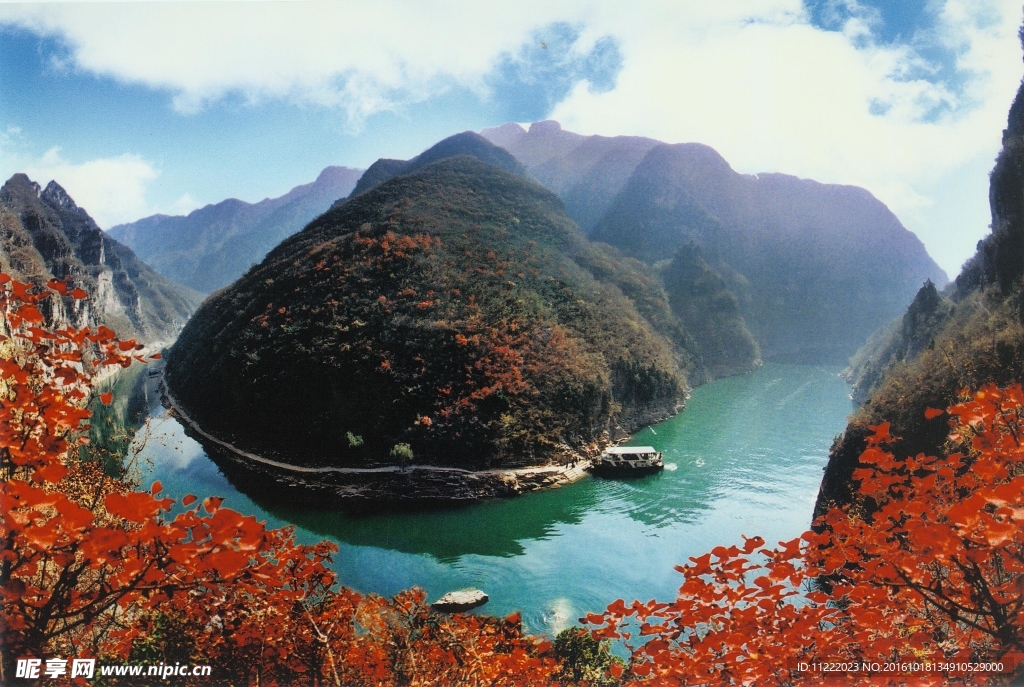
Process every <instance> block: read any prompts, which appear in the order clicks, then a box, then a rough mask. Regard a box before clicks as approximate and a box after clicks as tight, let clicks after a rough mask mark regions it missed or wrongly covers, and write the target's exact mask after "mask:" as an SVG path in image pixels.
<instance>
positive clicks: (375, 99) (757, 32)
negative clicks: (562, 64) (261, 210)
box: [0, 0, 1021, 273]
mask: <svg viewBox="0 0 1024 687" xmlns="http://www.w3.org/2000/svg"><path fill="white" fill-rule="evenodd" d="M844 6H845V7H846V8H847V9H850V8H853V10H854V12H853V14H852V18H851V19H849V20H848V21H847V23H846V24H845V26H844V27H843V30H842V31H823V30H821V29H818V28H816V27H814V26H811V25H810V24H809V21H808V17H807V15H806V13H805V10H804V8H803V6H802V3H801V2H800V0H731V1H730V2H727V3H712V2H707V1H706V0H689V1H683V0H661V1H658V0H651V1H650V2H644V3H621V2H614V3H613V2H561V3H551V2H537V1H535V2H524V1H521V0H517V1H516V2H511V1H510V2H506V3H497V2H487V3H465V2H458V1H456V0H439V1H437V2H429V3H428V2H399V1H397V0H392V1H380V2H358V1H352V2H298V3H292V2H287V3H284V2H266V3H252V4H245V5H244V6H243V5H241V4H239V3H202V2H192V3H113V4H92V3H84V4H54V5H18V6H12V5H3V4H0V22H8V23H15V24H17V25H20V26H23V27H26V28H29V29H31V30H34V31H37V32H40V33H45V34H49V35H58V36H61V37H62V39H63V41H64V42H65V44H66V45H67V46H68V49H69V52H68V55H67V57H66V59H65V60H64V62H63V64H62V65H57V66H58V67H59V68H66V69H74V70H81V71H83V72H87V73H91V74H96V75H101V76H107V77H112V78H114V79H117V80H120V81H123V82H127V83H133V84H142V85H145V86H147V87H151V88H155V89H162V90H165V91H167V92H168V94H169V96H170V98H171V102H173V104H174V107H175V108H177V109H178V110H179V111H181V112H183V113H189V112H195V111H197V110H200V109H202V108H204V107H208V106H209V104H210V103H212V102H215V101H217V100H218V99H221V98H225V97H240V98H242V99H243V100H244V101H246V102H249V103H252V104H258V103H261V102H264V101H266V100H269V99H284V100H288V101H291V102H296V103H300V104H302V105H305V106H324V107H331V108H340V109H342V110H344V111H345V112H347V116H348V120H349V122H350V125H352V126H353V127H354V128H358V126H359V124H360V122H361V121H362V120H363V119H364V118H365V117H367V116H369V115H371V114H373V113H376V112H380V111H385V110H393V109H396V108H398V107H401V106H403V105H407V104H409V103H415V102H419V101H423V100H426V99H428V98H430V97H432V96H435V95H437V94H439V93H441V92H443V91H444V90H446V89H449V88H452V87H455V86H460V87H464V88H470V89H473V90H475V91H476V92H478V93H480V94H481V96H483V97H486V96H487V90H486V78H487V76H488V74H489V73H490V72H491V70H492V69H493V68H494V66H495V64H496V63H497V62H498V60H499V59H500V58H501V57H502V56H503V55H508V54H512V55H514V54H517V51H518V50H519V47H520V46H521V45H523V44H524V42H526V41H528V40H530V39H531V36H532V34H533V32H534V31H536V30H537V29H538V28H540V27H542V26H546V25H549V24H551V23H553V22H556V21H566V22H569V23H571V24H573V25H576V26H579V27H581V36H580V39H579V42H578V45H577V46H576V49H585V47H586V46H588V45H593V43H594V42H595V41H596V40H597V39H598V38H600V37H602V36H612V37H613V38H614V39H615V40H616V42H617V45H618V49H619V52H620V54H621V55H622V58H623V69H622V71H621V73H620V74H619V76H618V79H617V85H616V87H615V88H614V89H612V90H610V91H607V92H603V93H596V92H592V91H591V89H590V88H589V87H588V84H585V83H581V84H578V86H577V87H576V88H575V89H574V90H573V91H572V92H571V93H570V94H569V95H568V96H567V97H566V98H565V99H564V100H563V101H562V102H561V103H559V104H558V105H557V106H556V107H555V109H554V111H553V113H552V116H553V117H554V118H556V119H559V120H560V121H562V123H563V125H564V126H565V127H566V128H567V129H570V130H575V131H579V132H581V133H602V134H606V135H616V134H640V135H647V136H653V137H655V138H659V139H662V140H666V141H670V142H682V141H700V142H703V143H707V144H709V145H711V146H713V147H715V148H716V149H718V150H719V152H721V153H722V154H723V155H724V156H725V158H726V159H727V160H729V161H730V162H731V163H732V164H733V166H734V167H735V168H737V169H738V170H740V171H744V172H762V171H782V172H787V173H791V174H796V175H799V176H804V177H811V178H815V179H818V180H821V181H826V182H837V183H849V184H857V185H861V186H864V187H866V188H868V189H869V190H871V191H872V192H874V193H875V194H876V195H877V196H879V197H880V198H881V199H882V200H883V201H885V202H886V203H888V204H889V205H890V207H892V208H893V210H894V211H896V212H897V214H898V215H900V217H901V218H902V219H903V220H904V222H905V223H906V224H907V225H908V226H909V227H910V228H912V229H914V230H915V231H916V232H917V233H918V235H919V236H920V237H921V238H922V239H923V240H924V241H925V242H926V244H927V245H928V247H929V250H930V251H931V252H932V254H933V255H934V256H935V257H936V258H937V259H938V261H939V262H940V264H942V265H943V267H945V268H946V269H947V271H949V272H951V273H955V271H956V269H957V268H958V267H959V264H960V262H962V261H963V259H964V258H966V257H967V256H968V255H969V254H970V252H971V251H972V250H973V244H974V242H975V241H976V240H977V239H978V238H980V236H981V235H982V234H984V232H985V230H986V225H987V223H988V218H987V202H986V200H987V199H986V198H985V197H979V198H976V199H973V200H969V199H966V198H961V197H960V196H959V195H958V194H952V195H950V194H949V193H947V191H948V189H949V188H950V184H951V180H954V179H963V180H964V181H965V182H969V181H970V180H973V179H974V177H973V176H970V177H968V176H967V175H976V174H978V173H979V172H978V170H979V169H982V168H984V167H985V166H986V163H985V160H986V159H988V160H989V163H988V164H990V161H991V159H992V158H993V157H994V155H995V153H996V152H997V150H998V148H999V139H1000V131H1001V129H1002V128H1003V127H1004V126H1005V117H1006V111H1007V108H1008V106H1009V103H1010V101H1011V100H1012V97H1013V94H1014V92H1015V90H1016V87H1017V84H1018V82H1019V78H1020V71H1021V61H1020V48H1019V45H1018V42H1017V39H1016V29H1017V27H1018V26H1019V23H1020V20H1021V9H1020V5H1019V3H1018V2H1016V1H1015V0H939V1H938V2H937V3H936V4H934V5H933V9H935V11H936V12H937V16H938V23H937V25H936V26H935V27H934V28H933V29H932V30H931V31H929V32H926V33H923V34H921V35H919V36H917V37H916V38H915V40H914V41H913V42H912V43H911V44H910V45H880V44H878V43H876V42H875V41H874V40H873V39H872V35H873V34H872V31H873V30H874V29H875V27H877V25H878V22H879V21H880V17H879V15H878V13H877V12H873V11H871V10H870V9H864V8H862V7H860V6H859V5H858V4H857V3H856V1H855V0H846V1H845V3H844ZM858 8H860V9H858ZM929 45H937V46H942V47H944V48H946V49H948V50H952V51H954V52H955V54H956V69H955V71H956V73H955V74H954V75H953V76H954V77H956V79H958V80H960V81H962V82H963V83H962V86H958V87H951V86H946V85H944V83H943V82H941V81H937V80H936V78H935V76H934V75H930V74H933V73H934V72H935V68H934V67H935V66H934V65H932V64H930V63H929V62H928V61H927V60H926V59H925V58H924V57H922V54H927V53H923V52H919V51H918V49H921V48H924V47H928V46H929ZM917 75H924V76H927V77H928V78H924V77H921V76H917ZM944 76H948V74H947V75H944ZM115 160H121V161H122V166H121V169H123V170H128V169H131V166H130V165H127V164H126V163H125V161H126V160H127V158H125V157H124V156H122V157H121V158H115ZM129 176H130V175H129ZM136 178H137V179H141V177H136ZM138 183H142V182H141V181H136V184H138ZM972 183H973V182H972ZM126 195H127V196H130V197H135V198H136V200H135V201H132V202H138V201H137V196H133V195H132V193H128V192H126ZM953 197H955V198H956V202H958V203H967V204H968V205H969V206H970V207H969V208H966V209H965V208H964V207H959V206H958V207H956V208H951V207H950V205H949V204H950V203H951V202H954V201H953V200H951V198H953ZM90 211H92V209H91V208H90ZM122 214H123V215H125V216H126V215H130V214H131V212H124V213H122Z"/></svg>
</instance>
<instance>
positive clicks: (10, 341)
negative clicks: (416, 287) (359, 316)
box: [0, 238, 1024, 685]
mask: <svg viewBox="0 0 1024 687" xmlns="http://www.w3.org/2000/svg"><path fill="white" fill-rule="evenodd" d="M385 240H388V239H387V238H385ZM415 247H418V246H412V245H410V246H404V245H401V244H399V243H397V242H395V243H394V244H392V242H390V240H388V245H387V247H386V248H385V247H384V246H383V245H381V247H380V249H381V250H382V251H383V250H387V251H392V250H406V249H411V248H415ZM58 284H59V283H51V284H50V285H49V287H50V289H52V292H48V291H42V290H38V289H34V288H32V287H31V286H29V285H26V284H21V283H19V282H16V281H12V280H11V279H10V278H9V277H6V275H0V310H2V311H3V312H4V315H5V322H6V327H5V329H3V330H0V331H2V334H3V338H2V340H0V459H2V462H0V470H2V471H3V476H4V483H3V493H2V502H0V508H2V517H0V537H2V538H3V545H2V547H0V548H2V553H0V592H2V597H0V604H2V607H0V611H2V617H3V621H4V626H3V635H2V642H0V650H2V670H3V674H2V675H0V682H4V681H7V680H8V676H9V671H11V670H12V669H13V662H14V660H15V659H16V658H18V657H21V656H38V657H45V656H59V655H66V656H70V655H77V656H95V657H98V658H105V659H108V660H110V661H111V662H123V661H125V660H129V659H130V658H131V657H133V656H134V657H136V659H139V657H140V656H149V657H150V658H153V657H154V656H156V658H154V659H153V660H154V662H166V661H171V662H172V663H173V661H175V660H179V661H192V662H196V663H210V664H212V665H215V666H216V669H217V670H218V671H220V672H219V675H218V679H222V680H224V681H227V682H233V683H236V684H246V683H254V682H257V681H258V682H259V683H260V684H263V685H288V684H334V685H341V684H346V685H348V684H351V685H391V684H424V685H426V684H453V685H454V684H481V685H482V684H510V685H511V684H529V685H534V684H536V685H542V684H556V683H557V682H558V679H557V677H556V676H558V675H560V674H562V673H560V672H559V671H560V665H559V659H557V658H556V657H555V656H554V655H553V653H552V649H551V646H550V644H548V643H546V642H542V641H540V640H538V639H535V638H532V637H529V636H526V635H524V634H523V632H522V627H521V623H520V620H519V619H518V618H516V617H512V618H507V619H496V618H488V617H482V616H472V615H471V616H465V615H455V616H439V615H437V614H433V613H431V612H430V610H429V607H428V606H427V605H426V603H425V601H426V599H425V595H424V594H423V592H422V591H420V590H411V591H408V592H403V593H401V594H399V595H398V596H396V597H395V598H393V599H390V600H387V599H382V598H380V597H376V596H373V595H361V594H358V593H356V592H354V591H352V590H349V589H346V588H344V587H340V586H339V585H338V584H337V579H336V577H335V574H334V572H333V571H332V570H331V568H330V561H331V556H332V555H333V554H334V553H335V551H336V549H335V547H334V546H333V545H331V544H329V543H326V542H322V543H320V544H317V545H314V546H307V545H301V544H298V543H296V542H295V540H294V536H293V533H292V531H291V530H290V529H281V530H267V529H266V528H265V527H264V526H263V524H261V523H259V522H257V521H256V520H255V518H252V517H245V516H242V515H241V514H239V513H237V512H235V511H232V510H230V509H227V508H223V507H222V500H221V499H220V498H218V497H214V496H209V497H206V498H205V499H200V498H197V497H196V496H194V495H187V496H185V497H184V498H182V499H181V502H180V504H177V503H175V501H174V500H172V499H170V498H160V496H161V494H162V487H161V485H160V484H159V483H155V484H153V485H152V487H151V488H150V490H149V491H145V492H144V491H136V490H134V489H132V488H131V487H130V485H128V484H126V483H124V482H123V481H121V480H118V479H113V478H110V477H105V476H103V474H102V471H101V470H99V469H98V468H97V466H90V465H89V464H85V463H82V462H81V461H80V459H79V455H78V447H79V446H80V445H81V444H82V442H83V441H84V440H85V433H84V429H83V428H84V423H85V422H86V421H87V420H88V417H89V412H88V411H87V410H85V408H84V401H85V400H86V399H87V398H88V396H89V393H90V391H91V382H92V379H93V376H94V374H95V373H96V372H97V371H99V370H100V369H101V368H102V367H103V366H106V365H127V364H130V363H131V361H132V360H133V359H137V352H138V347H137V346H136V345H135V343H134V342H119V341H117V339H116V337H115V336H114V335H113V332H111V331H110V330H109V329H106V328H99V329H98V330H96V331H91V330H72V329H63V330H58V331H51V330H49V329H47V328H46V327H45V326H39V325H45V318H43V319H40V317H42V313H43V312H44V311H45V310H46V308H43V307H40V306H41V305H42V303H43V301H44V300H45V299H46V298H48V297H54V296H59V297H72V298H75V297H79V296H77V295H76V293H75V292H76V291H77V289H70V288H68V287H67V286H59V285H58ZM37 314H38V315H37ZM467 343H468V342H467ZM502 344H504V345H507V342H502ZM510 350H511V349H506V348H504V347H503V345H496V346H494V347H492V349H491V350H490V351H489V357H488V358H487V360H488V361H489V364H492V365H493V369H492V368H490V367H486V366H485V367H483V368H481V370H480V371H481V373H482V374H484V376H485V377H488V378H489V379H491V380H492V381H493V382H495V383H499V382H500V384H501V385H506V384H507V385H512V386H514V385H515V384H516V383H517V380H516V379H506V378H505V377H504V376H503V374H504V373H505V371H506V367H507V366H506V365H505V364H503V362H502V356H508V355H510V352H509V351H510ZM527 362H529V360H527ZM100 400H101V402H103V403H109V402H111V400H112V397H111V395H109V394H108V393H104V394H101V395H100ZM946 413H948V421H949V422H950V425H951V428H952V431H951V434H950V443H949V445H948V447H947V448H948V450H946V451H945V452H944V453H943V455H942V456H939V457H935V456H925V455H918V456H910V457H897V456H894V455H893V454H892V453H891V452H889V451H888V450H887V449H886V444H887V442H888V441H889V440H890V439H891V437H890V436H889V427H888V425H880V426H878V427H876V428H875V430H874V431H875V434H874V435H873V436H872V437H871V438H870V440H869V445H868V448H867V450H866V451H865V452H864V454H863V456H862V458H861V465H862V467H861V468H860V469H859V470H858V471H857V472H856V473H855V478H856V479H857V480H858V481H859V484H860V490H859V500H858V501H857V502H856V503H855V504H854V505H853V506H851V507H850V508H847V509H834V510H832V511H831V512H829V513H828V514H827V515H826V516H824V517H823V518H822V519H821V520H820V521H819V522H818V523H816V529H815V531H812V532H807V533H805V534H804V535H803V536H802V537H800V538H798V539H794V540H792V541H789V542H785V543H782V544H780V545H779V546H777V547H774V548H767V547H765V545H764V541H763V540H762V539H760V538H757V537H755V538H752V539H746V540H745V542H744V544H743V546H742V547H740V546H729V547H726V546H720V547H716V548H715V549H713V550H712V551H711V552H710V553H707V554H705V555H703V556H699V557H695V558H692V559H691V560H690V562H689V563H687V564H686V565H684V566H681V567H680V568H678V570H679V571H680V572H681V573H682V575H683V583H682V585H681V587H680V590H679V594H678V596H677V597H676V598H675V599H672V600H668V601H664V602H662V601H650V602H646V603H641V602H639V601H634V602H631V603H626V602H625V601H622V600H620V601H617V602H615V603H613V604H612V605H611V606H609V608H608V609H607V610H606V611H605V612H604V613H603V614H599V615H589V616H588V617H587V621H588V622H589V623H590V624H591V625H592V626H594V627H595V631H594V632H595V634H596V635H597V636H598V637H600V638H609V639H615V640H617V641H620V642H622V646H623V647H624V648H625V649H626V650H627V651H628V652H629V654H630V660H629V662H628V663H627V664H625V665H621V664H617V663H613V664H612V665H611V667H610V669H609V671H610V672H609V675H608V678H609V679H614V680H616V681H621V682H625V683H629V684H656V685H663V684H667V685H671V684H679V685H683V684H687V685H689V684H716V685H717V684H757V685H764V684H797V683H809V684H813V683H817V682H825V681H826V678H827V677H828V676H827V675H824V674H821V673H814V672H808V671H802V670H800V669H799V665H800V664H801V663H814V662H822V661H868V662H872V661H875V662H892V661H917V662H925V661H927V662H933V663H939V662H948V661H950V660H956V661H964V662H976V661H990V660H1003V661H1005V663H1006V665H1007V666H1009V665H1011V664H1012V661H1013V660H1014V658H1015V656H1016V655H1017V654H1020V653H1022V652H1024V549H1022V546H1024V534H1022V533H1021V525H1022V522H1024V449H1022V447H1021V444H1020V442H1021V438H1022V434H1024V392H1022V390H1021V389H1020V387H1019V386H1014V387H1010V388H1007V389H998V388H996V387H995V386H992V385H989V386H986V387H985V388H983V389H981V390H979V391H978V392H976V393H975V394H973V395H965V397H964V402H962V403H960V404H958V405H955V406H953V407H951V408H949V409H948V411H939V410H936V409H928V411H927V412H926V417H928V418H929V419H930V420H931V421H934V422H939V421H942V420H940V416H943V415H945V414H946ZM424 419H427V418H426V416H424ZM421 422H423V420H421ZM424 424H426V423H424ZM172 640H173V641H172ZM154 647H155V648H154ZM146 651H156V652H157V653H155V654H153V653H150V654H147V653H145V652H146ZM139 660H141V659H139ZM974 677H976V676H974ZM974 677H968V678H965V679H968V680H971V681H972V682H973V681H974ZM878 679H879V680H880V681H882V682H886V681H892V682H905V681H906V680H907V678H906V677H905V676H893V677H891V678H887V677H885V676H882V677H879V678H878ZM950 679H959V675H958V674H957V673H956V672H955V671H954V672H953V673H950V672H949V671H945V672H935V673H932V674H928V675H917V676H915V677H914V678H913V680H914V682H915V684H927V683H931V684H944V683H946V682H947V681H948V680H950Z"/></svg>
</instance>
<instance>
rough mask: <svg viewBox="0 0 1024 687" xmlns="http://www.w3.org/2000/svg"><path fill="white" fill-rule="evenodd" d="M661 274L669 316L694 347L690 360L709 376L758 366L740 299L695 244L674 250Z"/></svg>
mask: <svg viewBox="0 0 1024 687" xmlns="http://www.w3.org/2000/svg"><path fill="white" fill-rule="evenodd" d="M662 276H663V279H664V282H665V290H666V291H667V292H668V297H669V303H670V304H671V307H672V312H673V313H675V314H676V316H677V317H678V318H679V319H680V320H681V321H682V324H683V326H684V327H685V328H686V330H687V332H688V333H689V334H690V336H692V337H693V339H694V342H695V344H696V346H695V362H696V363H697V365H698V366H699V368H701V369H703V370H706V371H707V374H708V375H709V377H710V378H715V377H723V376H727V375H733V374H737V373H739V372H749V371H750V370H753V369H755V368H756V367H758V366H759V365H760V364H761V349H760V347H759V346H758V345H757V342H756V341H755V340H754V337H753V336H752V335H751V333H750V330H749V329H747V324H746V322H745V321H744V319H743V314H742V313H741V312H740V304H739V299H738V298H737V297H736V295H735V294H734V293H733V292H732V291H730V290H729V287H728V285H727V284H726V281H725V279H723V278H722V275H721V274H719V273H718V272H717V271H716V270H715V269H713V268H712V267H711V266H710V265H708V263H707V262H706V261H705V260H704V256H703V255H702V253H701V250H700V248H699V247H698V246H697V245H696V244H693V243H689V244H685V245H684V246H682V247H681V248H679V250H678V251H676V254H675V256H674V257H673V258H672V261H671V262H669V263H668V265H666V266H665V268H664V269H663V270H662Z"/></svg>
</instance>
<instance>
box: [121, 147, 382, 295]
mask: <svg viewBox="0 0 1024 687" xmlns="http://www.w3.org/2000/svg"><path fill="white" fill-rule="evenodd" d="M361 174H362V170H358V169H350V168H348V167H327V168H325V169H324V170H323V171H322V172H320V175H319V176H318V177H317V178H316V180H315V181H313V182H311V183H308V184H303V185H301V186H296V187H295V188H293V189H292V190H291V191H289V192H288V193H286V194H285V195H283V196H280V197H278V198H268V199H266V200H262V201H260V202H258V203H246V202H244V201H241V200H237V199H235V198H230V199H228V200H224V201H221V202H220V203H216V204H214V205H207V206H206V207H203V208H200V209H199V210H195V211H194V212H191V213H189V215H188V216H174V217H169V216H167V215H153V216H151V217H146V218H143V219H140V220H138V221H136V222H131V223H129V224H120V225H118V226H116V227H112V228H111V229H110V230H109V232H108V233H109V234H110V235H111V236H113V237H114V238H116V239H118V240H119V241H122V242H124V243H125V244H126V245H128V246H129V247H130V248H132V249H133V250H134V251H135V252H136V253H137V254H138V255H139V257H141V258H142V259H143V260H145V261H146V262H147V263H148V264H149V265H151V266H152V267H153V268H155V269H156V270H157V271H158V272H160V273H161V274H164V275H165V276H168V277H170V278H172V279H175V280H177V281H180V282H181V283H183V284H186V285H188V286H190V287H192V288H194V289H196V290H197V291H201V292H210V291H214V290H216V289H219V288H221V287H223V286H226V285H228V284H230V283H231V282H232V281H234V280H235V279H237V278H238V277H239V276H241V274H242V273H243V272H245V270H247V269H248V268H249V267H250V266H251V265H252V264H253V263H256V262H259V261H260V260H261V259H262V258H263V256H264V255H266V253H267V251H269V250H270V249H271V248H273V247H274V246H276V245H277V244H278V243H280V242H281V241H282V240H284V239H285V238H287V237H288V236H291V235H292V234H294V233H295V232H297V231H299V230H300V229H302V227H304V226H305V225H306V224H307V223H308V222H309V221H310V220H312V219H314V218H315V217H317V216H319V215H320V214H321V213H323V212H324V211H325V210H327V208H329V207H330V206H331V204H332V203H333V202H334V201H335V200H337V199H338V198H344V197H345V196H347V195H348V194H349V192H350V191H351V190H352V188H353V187H354V186H355V183H356V180H357V179H358V178H359V176H360V175H361Z"/></svg>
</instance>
